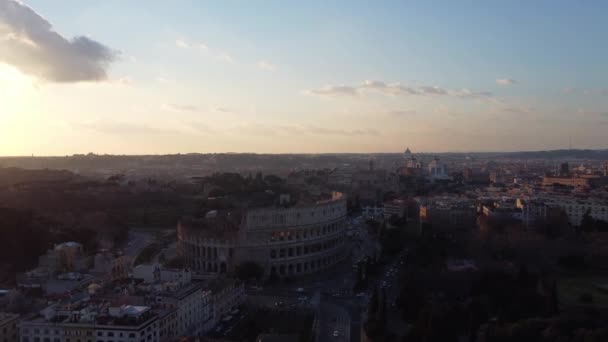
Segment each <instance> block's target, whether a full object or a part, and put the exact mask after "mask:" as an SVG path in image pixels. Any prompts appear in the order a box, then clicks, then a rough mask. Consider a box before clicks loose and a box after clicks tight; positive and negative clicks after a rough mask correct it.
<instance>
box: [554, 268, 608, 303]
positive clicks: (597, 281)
mask: <svg viewBox="0 0 608 342" xmlns="http://www.w3.org/2000/svg"><path fill="white" fill-rule="evenodd" d="M557 284H558V293H559V298H560V305H561V306H568V305H580V304H589V305H591V304H594V305H600V306H607V307H608V276H604V277H594V276H588V277H587V276H579V277H564V278H560V279H559V280H558V283H557ZM602 286H603V288H604V290H601V289H600V287H602ZM589 295H591V302H589ZM585 297H586V298H585Z"/></svg>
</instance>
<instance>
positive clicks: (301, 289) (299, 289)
mask: <svg viewBox="0 0 608 342" xmlns="http://www.w3.org/2000/svg"><path fill="white" fill-rule="evenodd" d="M296 292H304V288H303V287H298V288H297V289H296Z"/></svg>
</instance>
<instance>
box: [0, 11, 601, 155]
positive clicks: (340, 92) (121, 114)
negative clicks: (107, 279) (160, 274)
mask: <svg viewBox="0 0 608 342" xmlns="http://www.w3.org/2000/svg"><path fill="white" fill-rule="evenodd" d="M607 6H608V5H607V4H606V3H604V2H601V1H592V2H585V3H578V2H568V1H539V2H534V3H530V2H528V1H509V2H504V3H461V2H440V1H437V2H435V1H431V2H421V1H418V2H400V1H383V2H382V4H381V5H377V4H376V3H375V2H368V1H335V2H331V3H327V2H325V1H306V2H298V4H297V5H296V4H293V5H287V4H285V3H284V2H282V1H218V2H207V1H205V2H201V1H179V2H168V1H145V2H144V1H128V2H125V1H96V2H92V1H59V2H57V1H48V0H47V1H45V0H30V1H14V0H2V1H0V36H1V37H2V38H1V39H0V122H1V125H0V136H1V137H2V138H0V139H1V142H2V143H1V144H0V155H31V154H34V155H66V154H75V153H88V152H95V153H110V154H157V153H160V154H163V153H180V152H181V153H186V152H229V151H231V152H257V153H297V152H303V153H324V152H399V151H401V150H403V146H404V145H405V144H407V145H409V146H410V147H412V148H414V149H416V150H417V151H427V152H431V151H435V152H442V151H520V150H550V149H560V148H568V147H569V146H570V145H574V146H575V147H576V148H606V147H607V145H608V144H607V141H606V134H605V132H606V129H607V128H608V84H606V79H607V77H606V76H607V75H608V69H607V68H608V67H607V65H606V63H605V61H606V60H607V59H608V46H607V45H606V44H602V43H601V42H602V41H603V40H604V39H605V33H606V32H607V31H608V22H607V21H606V20H605V15H604V14H605V13H606V11H607V10H608V8H607Z"/></svg>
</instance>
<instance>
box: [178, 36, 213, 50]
mask: <svg viewBox="0 0 608 342" xmlns="http://www.w3.org/2000/svg"><path fill="white" fill-rule="evenodd" d="M175 46H177V47H178V48H180V49H199V50H203V51H205V50H207V49H208V47H207V45H205V44H203V43H195V42H190V41H188V40H186V39H184V38H178V39H176V40H175Z"/></svg>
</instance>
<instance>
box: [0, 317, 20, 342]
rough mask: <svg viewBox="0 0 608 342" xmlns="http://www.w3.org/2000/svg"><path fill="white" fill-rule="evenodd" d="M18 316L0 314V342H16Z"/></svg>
mask: <svg viewBox="0 0 608 342" xmlns="http://www.w3.org/2000/svg"><path fill="white" fill-rule="evenodd" d="M18 322H19V315H17V314H13V313H5V312H0V342H18V341H19V339H18V337H19V336H18V330H17V323H18Z"/></svg>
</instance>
